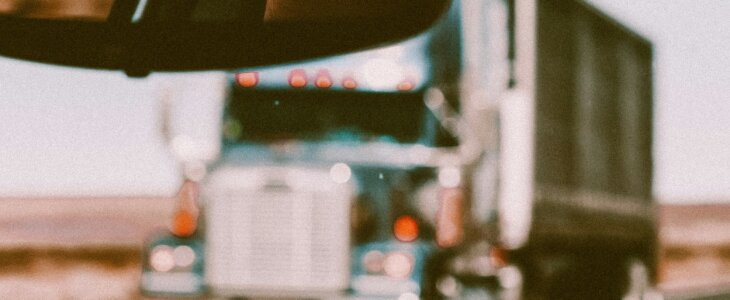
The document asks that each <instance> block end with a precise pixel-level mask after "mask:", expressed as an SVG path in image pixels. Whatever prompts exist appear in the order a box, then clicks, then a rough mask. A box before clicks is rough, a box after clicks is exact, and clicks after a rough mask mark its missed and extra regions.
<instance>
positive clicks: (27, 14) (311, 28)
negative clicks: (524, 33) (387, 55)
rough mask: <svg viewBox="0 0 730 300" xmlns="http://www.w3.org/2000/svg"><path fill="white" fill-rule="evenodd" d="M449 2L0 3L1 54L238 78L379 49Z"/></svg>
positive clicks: (418, 27)
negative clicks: (222, 72) (246, 72)
mask: <svg viewBox="0 0 730 300" xmlns="http://www.w3.org/2000/svg"><path fill="white" fill-rule="evenodd" d="M450 2H451V1H449V0H189V1H187V0H186V1H180V0H0V41H2V42H1V43H0V55H3V56H7V57H14V58H19V59H24V60H32V61H38V62H45V63H51V64H59V65H67V66H76V67H85V68H95V69H111V70H124V71H126V72H127V73H128V74H130V75H133V76H143V75H146V74H148V73H149V72H155V71H192V70H211V69H235V68H242V67H251V66H259V65H270V64H279V63H285V62H290V61H296V60H302V59H308V58H315V57H321V56H327V55H333V54H339V53H346V52H351V51H356V50H361V49H365V48H370V47H376V46H379V45H383V44H386V43H390V42H394V41H397V40H401V39H404V38H407V37H409V36H412V35H415V34H417V33H419V32H421V31H423V30H425V29H427V28H428V27H429V26H430V25H431V24H432V23H433V22H434V21H435V20H437V19H438V17H439V16H440V15H441V14H442V12H444V11H445V10H446V9H447V7H448V4H449V3H450Z"/></svg>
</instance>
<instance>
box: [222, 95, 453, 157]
mask: <svg viewBox="0 0 730 300" xmlns="http://www.w3.org/2000/svg"><path fill="white" fill-rule="evenodd" d="M226 123H227V124H226V125H227V126H230V125H231V123H234V124H235V125H234V126H236V127H238V130H236V131H238V133H239V134H237V135H235V136H233V137H231V136H230V135H229V136H227V141H228V142H252V143H268V142H275V141H281V140H301V141H308V142H354V143H367V142H389V143H403V144H412V143H421V144H425V145H429V146H436V145H438V144H445V145H442V146H449V144H455V142H454V138H453V137H451V136H447V135H446V134H445V133H444V130H443V129H441V128H438V127H440V126H439V125H438V122H437V121H436V120H435V119H434V117H433V116H432V114H431V112H430V111H429V110H428V109H427V108H426V105H425V104H424V102H423V93H422V92H415V93H371V92H341V91H302V90H242V89H235V90H234V92H233V93H232V97H231V99H230V101H229V103H228V109H227V121H226ZM432 132H433V133H432Z"/></svg>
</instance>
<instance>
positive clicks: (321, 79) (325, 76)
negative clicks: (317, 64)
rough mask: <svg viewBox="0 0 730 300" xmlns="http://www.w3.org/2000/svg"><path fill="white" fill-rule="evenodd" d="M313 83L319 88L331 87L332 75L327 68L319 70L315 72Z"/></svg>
mask: <svg viewBox="0 0 730 300" xmlns="http://www.w3.org/2000/svg"><path fill="white" fill-rule="evenodd" d="M314 85H315V86H316V87H317V88H320V89H328V88H330V87H332V77H330V73H329V71H327V70H320V71H319V72H317V77H316V79H315V80H314Z"/></svg>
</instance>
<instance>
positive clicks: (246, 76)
mask: <svg viewBox="0 0 730 300" xmlns="http://www.w3.org/2000/svg"><path fill="white" fill-rule="evenodd" d="M236 82H237V83H238V85H239V86H241V87H245V88H252V87H255V86H256V85H258V84H259V73H258V72H243V73H238V74H236Z"/></svg>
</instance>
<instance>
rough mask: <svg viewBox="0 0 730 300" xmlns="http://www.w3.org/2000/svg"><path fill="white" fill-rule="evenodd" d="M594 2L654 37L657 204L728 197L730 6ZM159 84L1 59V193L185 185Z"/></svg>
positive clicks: (152, 190)
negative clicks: (165, 133) (165, 129)
mask: <svg viewBox="0 0 730 300" xmlns="http://www.w3.org/2000/svg"><path fill="white" fill-rule="evenodd" d="M589 2H591V3H594V4H595V5H597V6H599V7H601V8H603V9H604V10H606V11H607V13H608V14H609V15H612V16H614V17H616V18H618V19H620V20H621V21H622V22H623V23H626V24H628V25H629V26H630V27H631V28H634V29H635V30H636V31H637V32H639V33H640V34H641V35H643V36H646V37H648V38H649V39H650V40H652V42H654V45H655V50H656V52H655V53H656V61H655V65H656V72H657V76H656V86H655V92H656V101H657V102H656V115H655V121H656V124H655V132H656V134H655V135H656V136H655V137H656V139H655V194H656V195H657V197H658V198H660V199H661V200H662V201H665V202H684V201H723V200H724V201H730V151H729V150H728V149H730V121H729V120H728V118H730V96H728V95H730V1H727V0H695V1H690V0H678V1H677V0H674V1H667V0H642V1H635V0H589ZM196 76H202V77H211V76H212V77H215V76H217V75H211V74H202V75H194V76H193V77H192V78H193V79H192V80H191V78H190V76H189V75H187V76H181V75H173V76H166V77H168V78H178V79H177V80H179V81H180V82H181V85H182V86H187V87H188V91H195V90H201V89H202V88H204V87H196V86H195V82H197V81H196V80H195V78H202V77H196ZM157 77H158V78H160V77H165V76H157ZM155 80H156V79H154V78H153V79H151V80H135V79H127V78H126V77H125V76H124V75H122V74H120V73H111V72H98V71H97V72H90V71H83V70H77V69H69V68H57V67H54V68H49V67H47V66H43V65H40V64H34V63H25V62H18V61H13V60H8V59H0V196H48V195H53V196H66V197H71V196H79V195H106V196H108V195H120V196H121V195H163V194H167V195H169V194H171V193H173V192H174V190H175V189H176V187H177V185H178V184H179V179H180V178H179V175H178V173H177V171H178V169H177V166H176V165H175V163H174V161H173V159H172V158H171V155H170V154H169V151H168V150H167V148H166V147H165V144H164V141H163V139H162V138H161V130H160V128H159V127H160V126H159V122H158V121H159V119H160V109H159V108H160V104H159V101H158V100H156V98H155V96H158V95H159V91H157V90H156V89H155V87H154V86H155V84H154V82H155ZM192 95H193V97H188V99H187V100H185V99H184V100H182V102H183V104H182V105H180V106H179V107H178V108H176V110H179V111H177V115H180V116H182V115H185V116H187V118H192V119H194V118H203V120H202V121H203V123H205V122H208V123H212V124H216V122H214V121H211V119H209V118H208V119H205V118H206V117H205V115H206V111H207V115H212V116H215V115H216V112H217V109H219V106H217V105H219V103H218V104H216V105H207V106H206V105H201V103H206V101H205V100H201V101H198V100H200V98H199V97H198V96H199V95H195V94H192ZM207 102H211V101H210V99H208V101H207ZM180 107H183V108H180ZM184 107H187V108H184ZM186 111H187V112H186ZM198 121H201V120H198ZM198 121H195V120H193V121H192V122H179V121H178V122H176V123H175V124H174V125H173V127H174V128H173V129H176V130H180V131H186V132H191V135H193V136H196V137H197V136H205V135H206V134H205V132H211V131H212V130H214V129H215V128H210V127H209V128H202V129H201V128H195V127H193V126H190V124H192V123H198V124H199V123H200V122H198ZM205 142H206V143H208V142H211V141H210V140H206V141H205Z"/></svg>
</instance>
